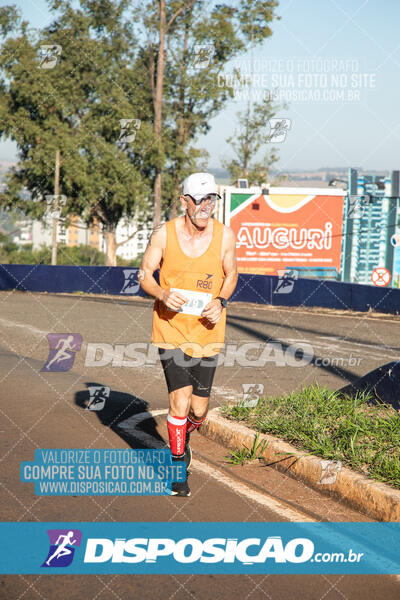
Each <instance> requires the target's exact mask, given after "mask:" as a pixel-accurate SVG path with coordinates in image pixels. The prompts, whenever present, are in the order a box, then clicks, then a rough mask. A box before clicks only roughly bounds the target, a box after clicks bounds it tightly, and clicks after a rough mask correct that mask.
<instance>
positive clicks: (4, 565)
mask: <svg viewBox="0 0 400 600" xmlns="http://www.w3.org/2000/svg"><path fill="white" fill-rule="evenodd" d="M0 533H1V536H2V540H3V543H2V544H1V545H0V573H2V574H13V573H14V574H42V575H44V574H64V575H65V574H101V573H115V574H124V573H138V574H140V573H142V574H163V573H164V574H168V573H171V574H179V573H188V574H189V573H190V574H192V573H203V574H205V573H208V574H224V573H225V574H226V573H227V574H238V573H247V574H251V573H253V574H256V573H257V574H262V573H271V574H332V573H338V574H339V573H340V574H399V573H400V556H399V551H398V549H399V547H400V523H186V522H185V523H171V522H166V523H148V522H147V523H110V522H107V523H75V522H72V523H71V522H70V523H30V522H29V523H28V522H26V523H21V522H17V523H11V522H10V523H1V524H0Z"/></svg>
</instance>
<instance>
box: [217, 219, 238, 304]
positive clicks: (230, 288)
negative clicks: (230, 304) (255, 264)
mask: <svg viewBox="0 0 400 600" xmlns="http://www.w3.org/2000/svg"><path fill="white" fill-rule="evenodd" d="M224 233H225V240H226V241H225V252H224V257H223V259H222V268H223V270H224V273H225V279H224V283H223V284H222V288H221V291H220V293H219V296H221V297H222V298H225V300H229V298H230V297H231V296H232V294H233V292H234V291H235V287H236V285H237V281H238V272H237V263H236V236H235V234H234V232H233V230H232V229H231V228H230V227H226V228H225V231H224Z"/></svg>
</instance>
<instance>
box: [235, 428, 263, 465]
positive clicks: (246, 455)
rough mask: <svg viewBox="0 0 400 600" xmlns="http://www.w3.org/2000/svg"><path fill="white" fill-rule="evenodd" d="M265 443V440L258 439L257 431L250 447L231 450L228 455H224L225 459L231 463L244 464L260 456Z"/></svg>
mask: <svg viewBox="0 0 400 600" xmlns="http://www.w3.org/2000/svg"><path fill="white" fill-rule="evenodd" d="M267 443H268V442H267V441H266V440H261V441H260V434H259V433H257V435H256V436H255V438H254V442H253V446H252V447H251V448H248V447H247V446H244V447H243V448H240V449H239V450H236V451H235V452H233V451H231V453H230V455H229V456H225V458H226V461H227V462H228V463H230V464H231V465H244V464H245V463H247V462H249V461H251V460H256V459H257V458H260V457H261V456H262V454H263V452H264V450H265V448H266V447H267Z"/></svg>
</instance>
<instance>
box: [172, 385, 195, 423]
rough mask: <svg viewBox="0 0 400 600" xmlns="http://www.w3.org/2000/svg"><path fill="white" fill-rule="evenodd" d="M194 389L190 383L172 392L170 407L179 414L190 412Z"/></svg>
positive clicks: (184, 414)
mask: <svg viewBox="0 0 400 600" xmlns="http://www.w3.org/2000/svg"><path fill="white" fill-rule="evenodd" d="M192 389H193V388H192V386H191V385H190V386H186V387H183V388H179V389H177V390H174V391H172V392H170V394H169V405H170V409H171V410H172V411H174V412H176V413H179V415H178V414H177V416H186V415H187V414H188V412H189V406H190V401H191V398H192ZM181 413H182V414H181Z"/></svg>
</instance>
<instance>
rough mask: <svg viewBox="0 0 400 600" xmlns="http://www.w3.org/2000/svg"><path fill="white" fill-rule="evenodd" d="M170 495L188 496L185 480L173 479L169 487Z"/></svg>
mask: <svg viewBox="0 0 400 600" xmlns="http://www.w3.org/2000/svg"><path fill="white" fill-rule="evenodd" d="M171 496H190V488H189V486H188V482H187V480H186V481H174V482H173V484H172V488H171Z"/></svg>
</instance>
